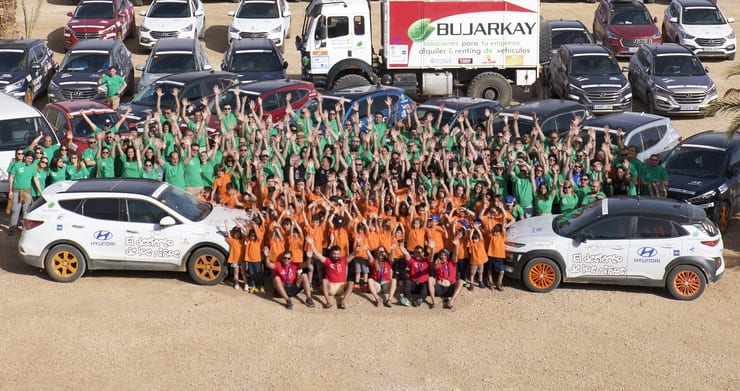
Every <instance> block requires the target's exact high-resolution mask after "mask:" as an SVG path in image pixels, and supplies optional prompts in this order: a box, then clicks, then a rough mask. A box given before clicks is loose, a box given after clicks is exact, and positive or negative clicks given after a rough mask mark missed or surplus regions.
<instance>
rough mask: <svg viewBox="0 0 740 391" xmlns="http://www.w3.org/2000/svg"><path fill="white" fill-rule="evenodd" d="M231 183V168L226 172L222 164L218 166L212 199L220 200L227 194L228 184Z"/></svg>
mask: <svg viewBox="0 0 740 391" xmlns="http://www.w3.org/2000/svg"><path fill="white" fill-rule="evenodd" d="M227 183H231V170H229V172H226V169H225V168H224V166H222V165H218V166H216V179H214V180H213V186H212V187H213V190H212V191H211V201H213V202H220V201H221V198H223V197H225V196H226V193H227V189H226V184H227Z"/></svg>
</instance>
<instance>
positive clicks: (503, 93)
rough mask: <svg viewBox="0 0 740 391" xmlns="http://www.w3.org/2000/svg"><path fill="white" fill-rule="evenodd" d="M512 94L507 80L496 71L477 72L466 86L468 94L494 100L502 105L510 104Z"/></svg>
mask: <svg viewBox="0 0 740 391" xmlns="http://www.w3.org/2000/svg"><path fill="white" fill-rule="evenodd" d="M512 94H513V93H512V91H511V85H510V84H509V81H508V80H506V78H505V77H503V76H501V75H500V74H498V73H496V72H483V73H479V74H478V75H477V76H475V77H474V78H473V80H471V81H470V85H469V86H468V96H471V97H473V98H485V99H490V100H496V101H498V103H501V105H502V106H504V107H506V106H508V105H510V104H511V97H512Z"/></svg>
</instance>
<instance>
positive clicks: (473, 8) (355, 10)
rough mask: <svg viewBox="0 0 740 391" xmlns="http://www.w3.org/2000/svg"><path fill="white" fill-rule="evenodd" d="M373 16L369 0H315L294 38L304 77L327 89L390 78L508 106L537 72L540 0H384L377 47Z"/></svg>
mask: <svg viewBox="0 0 740 391" xmlns="http://www.w3.org/2000/svg"><path fill="white" fill-rule="evenodd" d="M370 15H371V10H370V4H369V2H368V0H313V1H312V2H311V3H310V4H309V5H308V7H306V16H305V20H304V22H303V28H302V32H301V36H299V37H296V48H297V49H298V50H299V51H300V52H301V67H302V72H301V73H302V78H303V79H304V80H308V81H311V82H313V83H314V84H315V85H317V86H318V87H324V88H327V89H338V88H346V87H354V86H358V85H366V84H385V85H393V86H396V87H400V88H403V89H405V90H406V92H407V93H408V94H409V95H412V96H449V95H466V94H467V95H468V96H472V97H481V98H487V99H494V100H498V101H499V102H500V103H501V104H502V105H508V104H509V102H510V101H511V96H512V90H511V83H516V84H517V85H520V86H530V85H533V84H534V82H535V81H536V79H537V75H538V66H539V65H538V64H539V49H540V46H539V45H540V40H539V36H540V21H541V19H540V1H539V0H508V1H506V0H382V3H381V9H380V15H381V19H382V21H381V22H382V24H381V29H380V30H381V47H382V48H381V49H380V50H378V51H377V52H376V51H375V50H374V48H373V47H372V41H373V39H372V28H371V24H370Z"/></svg>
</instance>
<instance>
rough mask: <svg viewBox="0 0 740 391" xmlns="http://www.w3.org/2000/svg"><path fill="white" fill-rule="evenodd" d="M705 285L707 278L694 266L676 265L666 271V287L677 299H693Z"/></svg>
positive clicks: (699, 294)
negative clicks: (669, 270) (668, 271)
mask: <svg viewBox="0 0 740 391" xmlns="http://www.w3.org/2000/svg"><path fill="white" fill-rule="evenodd" d="M706 287H707V278H706V277H704V273H703V272H702V271H701V270H699V268H697V267H696V266H691V265H680V266H676V267H675V268H673V270H671V272H670V273H668V279H667V280H666V288H667V289H668V293H670V294H671V296H673V298H675V299H678V300H694V299H696V298H698V297H699V296H701V294H702V293H704V288H706Z"/></svg>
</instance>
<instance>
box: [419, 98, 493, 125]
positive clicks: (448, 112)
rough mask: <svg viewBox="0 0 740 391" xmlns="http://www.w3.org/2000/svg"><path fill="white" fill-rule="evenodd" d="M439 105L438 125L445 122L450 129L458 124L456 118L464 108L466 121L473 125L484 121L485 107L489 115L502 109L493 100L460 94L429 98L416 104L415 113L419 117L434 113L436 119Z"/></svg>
mask: <svg viewBox="0 0 740 391" xmlns="http://www.w3.org/2000/svg"><path fill="white" fill-rule="evenodd" d="M443 105H444V106H443ZM440 107H443V110H442V119H441V120H440V122H439V125H440V127H441V126H443V125H445V124H447V125H449V126H450V129H452V128H454V127H455V126H458V120H457V119H458V117H460V115H461V114H462V113H463V112H464V111H466V110H467V112H468V121H469V122H470V124H471V125H472V126H475V125H476V124H479V123H482V122H485V121H486V109H488V111H489V112H490V113H491V115H496V114H498V113H499V112H500V111H501V110H503V109H504V108H503V106H501V104H500V103H498V102H497V101H495V100H489V99H483V98H471V97H467V96H464V97H463V96H460V97H450V98H433V99H430V100H428V101H426V102H424V103H422V104H420V105H419V106H417V108H416V114H418V115H419V118H420V119H423V118H425V117H426V115H427V113H432V114H433V115H434V120H435V121H436V120H437V116H438V115H439V108H440Z"/></svg>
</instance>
